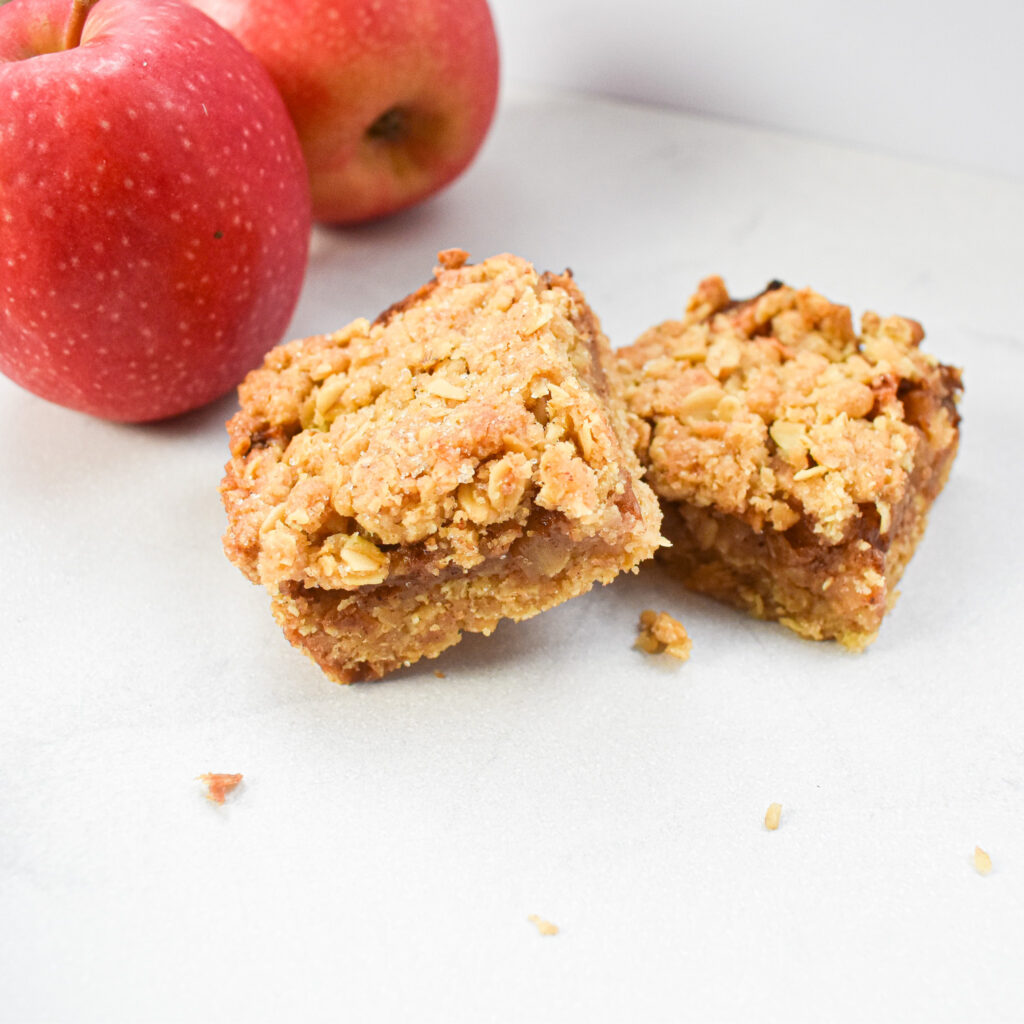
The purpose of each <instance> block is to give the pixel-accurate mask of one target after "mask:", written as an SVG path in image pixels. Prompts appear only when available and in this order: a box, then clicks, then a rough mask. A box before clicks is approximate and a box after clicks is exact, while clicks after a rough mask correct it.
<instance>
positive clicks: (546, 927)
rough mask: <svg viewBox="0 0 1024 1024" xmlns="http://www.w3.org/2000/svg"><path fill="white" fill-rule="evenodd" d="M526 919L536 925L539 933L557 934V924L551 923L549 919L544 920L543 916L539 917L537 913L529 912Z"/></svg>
mask: <svg viewBox="0 0 1024 1024" xmlns="http://www.w3.org/2000/svg"><path fill="white" fill-rule="evenodd" d="M526 920H527V921H529V922H530V924H534V925H536V926H537V931H538V932H540V934H541V935H557V934H558V925H557V924H552V923H551V922H550V921H545V920H544V918H543V917H540V916H539V915H538V914H531V915H530V916H529V917H528V918H527V919H526Z"/></svg>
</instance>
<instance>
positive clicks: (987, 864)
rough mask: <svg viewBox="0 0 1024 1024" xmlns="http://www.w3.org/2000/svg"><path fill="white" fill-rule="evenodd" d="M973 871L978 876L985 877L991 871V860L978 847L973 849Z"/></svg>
mask: <svg viewBox="0 0 1024 1024" xmlns="http://www.w3.org/2000/svg"><path fill="white" fill-rule="evenodd" d="M974 870H975V871H977V872H978V874H979V875H987V874H989V873H990V872H991V871H992V858H991V857H990V856H989V855H988V854H987V853H986V852H985V851H984V850H983V849H982V848H981V847H980V846H976V847H975V848H974Z"/></svg>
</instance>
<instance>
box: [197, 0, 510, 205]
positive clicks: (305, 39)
mask: <svg viewBox="0 0 1024 1024" xmlns="http://www.w3.org/2000/svg"><path fill="white" fill-rule="evenodd" d="M189 2H190V3H192V4H193V5H194V6H196V7H198V8H199V9H200V10H203V11H205V12H206V13H207V14H209V15H210V16H211V17H212V18H214V19H215V20H216V21H217V22H219V23H220V24H221V25H223V26H224V27H225V28H226V29H228V30H229V31H230V32H231V33H232V34H234V35H235V36H236V37H237V38H238V39H239V40H241V42H242V43H243V44H244V45H245V46H246V47H247V48H248V49H249V50H250V51H251V52H252V53H253V54H255V55H256V57H258V58H259V60H260V61H261V63H262V64H263V65H264V67H266V68H267V70H268V71H269V72H270V75H271V77H272V78H273V79H274V82H275V84H276V85H277V87H278V89H279V90H280V92H281V95H282V96H283V97H284V101H285V104H286V105H287V107H288V110H289V113H290V114H291V115H292V120H293V121H294V122H295V127H296V129H297V130H298V133H299V140H300V141H301V143H302V149H303V152H304V154H305V157H306V164H307V166H308V168H309V175H310V185H311V189H312V194H313V217H314V219H315V220H318V221H321V222H325V223H334V224H353V223H357V222H360V221H365V220H370V219H372V218H376V217H380V216H382V215H384V214H388V213H392V212H394V211H396V210H399V209H402V208H403V207H407V206H411V205H412V204H414V203H417V202H419V201H420V200H422V199H424V198H426V197H427V196H429V195H432V194H433V193H434V192H437V191H438V190H439V189H441V188H442V187H443V186H445V185H447V184H448V183H449V182H451V181H452V180H453V179H454V178H456V177H457V176H458V175H459V174H461V173H462V171H463V170H465V168H466V167H467V166H468V165H469V163H470V161H471V160H472V159H473V157H474V156H475V155H476V153H477V151H478V150H479V148H480V146H481V144H482V143H483V141H484V138H485V136H486V135H487V130H488V128H489V127H490V124H491V121H492V120H493V117H494V110H495V105H496V103H497V97H498V63H499V61H498V41H497V38H496V36H495V31H494V22H493V19H492V17H491V12H490V8H489V7H488V5H487V2H486V0H388V2H387V3H381V2H380V0H302V2H298V0H288V2H286V0H189ZM392 112H397V113H392ZM382 118H383V120H382ZM374 126H376V128H374Z"/></svg>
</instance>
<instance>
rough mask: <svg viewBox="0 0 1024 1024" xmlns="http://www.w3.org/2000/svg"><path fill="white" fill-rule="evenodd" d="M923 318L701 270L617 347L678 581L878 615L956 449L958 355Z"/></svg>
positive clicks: (829, 615)
mask: <svg viewBox="0 0 1024 1024" xmlns="http://www.w3.org/2000/svg"><path fill="white" fill-rule="evenodd" d="M923 336H924V332H923V331H922V329H921V327H920V325H919V324H917V323H916V322H914V321H913V320H906V319H903V318H902V317H889V318H886V319H883V318H881V317H879V316H877V315H876V314H874V313H866V314H865V315H864V317H863V319H862V323H861V332H860V335H859V336H858V334H857V333H856V332H855V330H854V328H853V325H852V322H851V318H850V311H849V309H848V308H847V307H846V306H841V305H835V304H833V303H831V302H829V301H828V300H827V299H825V298H823V297H822V296H821V295H818V294H816V293H815V292H813V291H810V290H806V289H805V290H796V289H793V288H789V287H786V286H784V285H780V284H778V283H777V282H773V283H772V284H771V285H769V287H768V288H767V289H766V290H765V291H764V292H763V293H762V294H760V295H758V296H756V297H755V298H753V299H750V300H747V301H743V302H736V301H733V300H732V299H730V297H729V294H728V292H727V291H726V288H725V285H724V284H723V283H722V280H721V279H720V278H718V277H710V278H708V279H707V280H705V281H703V282H702V283H701V285H700V287H699V289H698V291H697V293H696V294H695V295H694V296H693V297H692V298H691V299H690V301H689V304H688V306H687V308H686V313H685V316H684V318H683V319H682V320H679V321H668V322H666V323H663V324H660V325H659V326H657V327H654V328H652V329H651V330H649V331H647V332H646V333H645V334H644V335H642V336H641V337H640V338H639V339H638V340H637V341H636V342H635V343H634V344H633V345H632V346H630V347H629V348H627V349H622V350H620V352H619V353H618V356H619V359H618V363H617V372H618V375H619V381H620V383H621V387H622V390H623V394H624V396H625V398H626V401H627V404H628V407H629V410H630V412H631V414H632V415H633V416H634V417H635V426H636V429H637V432H638V434H639V450H640V452H641V456H642V458H643V461H644V462H645V465H646V479H647V480H648V482H649V483H650V484H651V485H652V487H653V488H654V490H655V492H656V493H657V494H658V496H659V497H660V498H661V499H662V502H663V508H664V511H665V516H666V520H665V535H666V537H667V538H668V539H669V540H670V541H671V543H672V547H671V548H670V549H667V550H666V552H665V553H664V554H665V557H666V559H667V560H668V561H669V562H670V564H672V565H673V566H674V567H675V569H676V571H677V572H678V573H679V575H680V576H681V577H682V579H683V580H684V582H685V583H687V584H688V585H689V586H691V587H692V588H694V589H696V590H699V591H703V592H705V593H708V594H711V595H713V596H715V597H718V598H720V599H722V600H725V601H728V602H730V603H732V604H734V605H737V606H739V607H741V608H744V609H746V610H748V611H750V612H752V613H753V614H754V615H756V616H758V617H761V618H771V619H778V620H780V621H781V622H783V623H784V624H785V625H787V626H789V627H790V628H791V629H794V630H796V631H797V632H798V633H801V634H803V635H804V636H807V637H812V638H815V639H823V638H835V639H838V640H839V641H840V642H841V643H843V644H844V645H845V646H847V647H849V648H852V649H860V648H863V647H864V646H866V645H867V644H868V643H870V642H871V641H872V640H873V639H874V638H875V635H876V634H877V632H878V628H879V625H880V624H881V621H882V617H883V615H884V614H885V612H886V610H887V609H888V608H889V607H890V606H891V604H892V602H893V600H894V598H895V591H894V586H895V584H896V582H897V580H898V579H899V577H900V575H901V574H902V572H903V569H904V568H905V566H906V564H907V561H908V560H909V558H910V556H911V554H912V553H913V551H914V548H915V546H916V544H917V543H918V541H919V540H920V538H921V536H922V535H923V533H924V529H925V523H926V518H927V513H928V509H929V508H930V506H931V503H932V502H933V501H934V499H935V497H936V496H937V495H938V493H939V491H940V490H941V489H942V486H943V484H944V483H945V481H946V477H947V475H948V473H949V469H950V465H951V464H952V461H953V458H954V456H955V454H956V450H957V443H958V437H959V435H958V423H959V416H958V413H957V408H956V402H957V400H958V398H959V395H960V392H961V382H960V372H959V371H958V370H957V369H955V368H953V367H950V366H944V365H942V364H941V363H939V362H938V361H937V360H936V359H935V358H934V357H932V356H930V355H926V354H925V353H923V352H922V351H921V350H920V348H919V345H920V342H921V340H922V338H923Z"/></svg>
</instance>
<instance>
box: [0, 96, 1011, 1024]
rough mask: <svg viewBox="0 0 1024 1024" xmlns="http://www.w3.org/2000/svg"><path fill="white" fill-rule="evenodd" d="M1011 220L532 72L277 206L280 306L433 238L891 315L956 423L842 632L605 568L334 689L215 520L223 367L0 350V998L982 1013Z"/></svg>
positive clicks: (913, 184)
mask: <svg viewBox="0 0 1024 1024" xmlns="http://www.w3.org/2000/svg"><path fill="white" fill-rule="evenodd" d="M527 153H536V154H541V155H542V158H537V159H528V158H524V156H523V154H527ZM1022 236H1024V190H1022V188H1021V186H1020V185H1019V184H1015V183H1011V182H1009V181H1005V180H999V179H998V178H993V177H985V176H982V175H978V174H969V173H964V172H957V171H950V170H941V169H936V168H933V167H928V166H923V165H919V164H916V163H913V162H910V161H906V160H897V159H893V158H888V157H878V156H868V155H864V154H860V153H855V152H852V151H850V150H846V149H842V148H839V147H836V146H834V145H823V144H819V143H810V142H803V141H799V140H796V139H793V138H791V137H787V136H784V135H780V134H777V133H772V132H765V131H758V130H754V129H750V128H744V127H738V126H735V125H725V124H720V123H715V122H713V121H708V120H705V119H700V118H695V117H692V116H686V115H682V114H673V113H668V112H664V111H662V112H658V111H653V110H645V109H643V108H640V107H635V106H624V105H620V104H610V103H604V102H598V101H594V100H583V99H580V98H572V97H568V98H567V97H560V96H558V95H556V94H552V93H550V92H548V91H541V92H525V93H515V94H510V95H508V96H506V100H505V104H504V106H503V108H502V111H501V114H500V116H499V118H498V121H497V123H496V125H495V130H494V133H493V135H492V136H491V139H490V140H489V142H488V144H487V147H486V149H485V151H484V153H483V154H482V156H481V159H480V160H479V161H478V162H477V164H476V165H475V166H474V167H473V168H472V170H471V171H470V172H469V174H468V175H467V176H466V177H465V178H464V179H463V180H462V181H461V182H459V184H458V185H457V186H456V187H454V188H452V189H451V190H449V191H448V192H447V193H445V194H444V195H443V196H441V197H439V198H438V199H437V200H435V201H433V202H431V203H428V204H426V205H424V206H422V207H420V208H419V209H417V210H414V211H411V212H409V213H408V214H406V215H404V216H400V217H396V218H392V219H390V220H387V221H384V222H381V223H379V224H376V225H373V226H370V227H367V228H364V229H360V230H357V231H349V232H329V231H323V230H320V231H318V232H317V233H316V236H315V238H314V247H313V253H312V257H311V263H310V272H309V276H308V279H307V281H306V286H305V290H304V292H303V296H302V300H301V303H300V306H299V308H298V310H297V312H296V315H295V318H294V320H293V323H292V326H291V330H290V333H292V334H295V335H301V334H309V333H313V332H316V331H323V330H329V329H331V328H334V327H336V326H338V325H339V324H341V323H344V322H345V321H347V320H349V319H351V318H352V317H354V316H356V315H360V314H369V315H373V314H375V313H376V312H377V311H378V310H380V309H382V308H384V307H385V306H386V305H387V304H388V303H390V302H391V301H392V300H393V299H395V298H396V297H397V296H399V295H402V294H404V293H405V292H407V291H409V290H410V289H411V288H413V287H415V286H416V285H417V284H419V283H420V282H422V281H423V280H424V279H425V278H426V276H427V275H428V273H429V268H430V266H431V264H432V262H433V260H434V253H435V251H436V250H437V249H438V248H439V247H442V246H448V245H453V244H461V245H463V246H465V247H466V248H468V249H469V250H470V251H471V252H472V253H473V254H474V255H475V256H478V257H479V256H484V255H487V254H489V253H492V252H495V251H498V250H501V249H506V248H507V249H511V250H513V251H515V252H519V253H521V254H523V255H525V256H527V257H530V258H532V259H534V260H536V261H537V262H538V263H539V264H540V265H541V266H544V267H554V268H556V269H561V268H562V267H563V266H565V265H566V264H571V265H572V267H573V269H574V270H575V272H576V276H577V280H578V281H579V284H580V286H581V287H582V288H583V290H584V291H585V293H586V294H587V296H588V298H589V300H590V301H591V303H592V304H593V306H594V308H595V309H596V310H597V311H598V313H599V314H600V315H601V317H602V318H603V321H604V323H605V326H606V328H607V330H608V331H609V333H610V335H611V337H612V339H613V341H615V342H616V343H623V342H626V341H629V340H631V339H632V338H633V337H634V336H635V335H636V334H637V333H639V332H640V331H641V330H642V329H643V328H644V327H646V326H648V325H649V324H650V323H653V322H655V321H657V320H660V319H662V318H664V317H667V316H672V315H675V314H678V312H679V310H680V308H681V306H682V304H683V302H684V300H685V296H686V294H687V293H688V291H689V289H690V288H691V287H692V286H693V285H694V284H695V283H696V281H697V279H698V277H699V276H700V275H702V274H705V273H709V272H712V271H720V272H722V273H724V274H725V275H726V277H727V279H728V281H729V283H730V285H731V286H732V287H733V289H734V290H735V292H736V293H737V294H740V295H743V294H750V293H751V292H753V291H755V290H756V289H757V288H759V287H761V286H762V285H763V284H764V282H765V281H766V280H767V279H769V278H771V277H773V276H776V275H777V276H780V277H784V278H786V279H788V280H791V281H794V282H797V283H804V282H810V283H814V284H817V285H818V286H819V287H820V288H821V289H822V290H824V291H825V292H826V293H828V294H830V295H832V296H834V297H835V298H837V299H840V298H841V299H846V300H848V301H850V302H851V303H852V304H853V306H854V309H855V311H856V312H857V313H859V312H860V311H862V310H863V309H864V308H865V307H868V306H872V307H876V308H878V309H880V310H881V311H883V312H893V311H897V310H898V311H901V312H904V313H908V314H911V315H914V316H917V317H919V318H920V319H921V320H922V321H923V323H924V324H925V326H926V329H927V331H928V337H927V339H926V345H927V346H928V348H929V349H930V350H931V351H933V352H936V353H938V354H940V355H941V356H942V357H944V358H945V359H947V360H949V361H951V362H954V363H957V364H959V365H962V366H964V367H965V370H966V381H967V397H966V399H965V402H964V414H965V431H964V444H963V449H962V451H961V454H960V456H959V458H958V460H957V463H956V465H955V467H954V470H953V474H952V477H951V479H950V482H949V485H948V487H947V489H946V491H945V492H944V493H943V495H942V496H941V498H940V500H939V502H938V504H937V506H936V508H935V511H934V514H933V516H932V521H931V524H930V527H929V531H928V534H927V536H926V537H925V539H924V542H923V544H922V546H921V549H920V550H919V552H918V553H917V554H916V555H915V557H914V559H913V561H912V562H911V564H910V566H909V569H908V572H907V575H906V578H905V581H904V582H903V584H902V585H901V591H902V597H901V599H900V602H899V603H898V604H897V606H896V608H895V609H894V611H893V612H892V613H891V614H890V615H889V617H888V618H887V620H886V622H885V624H884V626H883V628H882V632H881V635H880V637H879V639H878V641H877V642H876V644H875V645H874V646H873V647H872V648H871V649H869V650H868V651H867V652H866V653H865V654H863V655H859V656H851V655H848V654H846V653H844V652H843V651H841V650H838V649H836V648H835V646H833V645H829V644H813V643H810V642H807V641H803V640H800V639H799V638H797V637H795V636H793V635H792V634H790V633H788V632H787V631H786V630H784V629H782V628H781V627H779V626H776V625H773V624H771V623H759V622H755V621H753V620H751V619H749V618H747V617H745V616H743V615H740V614H738V613H735V612H732V611H730V610H729V609H727V608H723V607H720V606H718V605H716V604H714V603H713V602H710V601H707V600H703V599H701V598H698V597H696V596H694V595H690V594H687V593H685V592H683V591H682V590H681V589H680V588H679V587H678V586H676V585H675V584H673V582H672V581H671V580H670V579H668V578H667V577H665V576H664V574H662V573H661V572H659V570H658V569H657V568H656V567H647V568H646V569H645V570H644V571H643V572H642V573H641V574H640V575H639V576H636V577H629V578H626V579H622V580H619V581H617V582H616V583H615V584H613V585H611V586H608V587H604V588H599V589H598V590H596V591H594V592H592V593H591V594H589V595H587V596H585V597H581V598H578V599H576V600H574V601H571V602H568V603H567V604H566V605H564V606H562V607H561V608H558V609H555V610H553V611H552V612H550V613H547V614H544V615H541V616H538V617H537V618H535V619H532V620H530V621H529V622H526V623H522V624H518V625H514V624H511V623H505V624H503V625H502V626H501V627H499V629H498V630H497V632H496V633H495V635H494V636H493V637H491V638H489V639H487V638H483V637H470V638H468V639H467V640H465V641H464V642H463V643H462V644H461V645H459V646H458V647H457V648H454V649H453V650H452V651H450V652H449V653H448V654H446V655H445V656H444V657H443V658H442V659H440V660H439V661H436V662H430V663H427V664H426V665H418V666H415V667H414V668H412V669H410V670H408V671H406V672H402V673H399V674H398V675H397V676H396V677H395V678H393V679H391V680H390V681H387V682H384V683H380V684H364V685H357V686H353V687H347V688H343V687H337V686H335V685H333V684H331V683H328V682H327V681H326V680H325V679H324V678H323V676H322V675H321V674H320V673H319V671H318V670H317V669H316V667H315V666H314V665H312V664H311V663H310V662H309V661H307V660H306V659H305V658H303V657H302V656H301V655H300V654H299V653H297V652H296V651H294V650H292V649H291V648H290V647H289V646H288V645H287V643H286V642H285V641H284V639H283V638H282V637H281V635H280V632H279V631H278V629H277V627H276V626H275V624H274V623H273V621H272V620H271V617H270V613H269V608H268V598H267V596H266V595H265V594H264V593H262V592H261V591H260V590H259V589H257V588H256V587H253V586H252V585H251V584H249V583H248V582H247V581H246V580H245V579H243V577H242V576H241V574H240V573H238V572H237V570H235V569H234V567H233V566H231V565H230V564H228V562H227V560H226V559H225V558H224V557H223V554H222V552H221V550H220V539H219V538H220V534H221V532H222V530H223V526H224V517H223V511H222V509H221V507H220V502H219V499H218V495H217V492H216V486H217V482H218V480H219V478H220V474H221V467H222V465H223V462H224V460H225V458H226V455H227V448H226V437H225V434H224V431H223V426H222V424H223V421H224V419H225V418H226V417H227V416H228V415H229V414H230V412H231V411H232V409H233V406H234V401H233V399H232V398H230V397H229V398H226V399H225V400H223V401H221V402H218V403H216V404H215V405H213V406H212V407H210V408H208V409H205V410H201V411H199V412H197V413H194V414H192V415H190V416H186V417H183V418H181V419H179V420H176V421H173V422H171V423H167V424H162V425H157V426H150V427H119V426H115V425H111V424H104V423H99V422H96V421H93V420H89V419H87V418H85V417H82V416H78V415H76V414H74V413H70V412H67V411H64V410H60V409H56V408H53V407H50V406H47V405H46V404H44V403H42V402H40V401H39V400H37V399H35V398H33V397H32V396H30V395H27V394H25V393H24V392H22V391H20V390H19V389H17V388H16V387H15V386H14V385H13V384H10V383H9V382H6V381H4V380H0V437H3V438H4V439H5V441H4V444H3V445H2V446H0V481H2V487H0V523H2V524H3V534H2V541H0V579H2V580H3V581H4V586H3V587H2V588H0V623H2V626H3V631H4V632H3V643H2V644H0V680H2V685H0V1019H4V1020H9V1021H15V1022H19V1024H20V1022H31V1021H54V1020H56V1021H70V1022H86V1021H88V1022H97V1024H113V1022H120V1021H124V1022H137V1021H174V1022H179V1021H181V1022H188V1024H191V1022H194V1021H218V1022H219V1021H239V1022H244V1024H252V1022H262V1021H267V1022H277V1021H283V1020H286V1021H293V1020H294V1021H306V1020H311V1021H331V1022H334V1021H354V1022H356V1021H357V1022H360V1024H362V1022H365V1021H409V1020H414V1021H438V1022H442V1021H443V1022H445V1024H451V1022H466V1024H477V1022H481V1021H495V1022H507V1021H528V1022H534V1021H541V1022H544V1021H552V1022H565V1021H568V1022H579V1024H593V1022H609V1024H613V1022H615V1024H617V1022H619V1021H633V1020H639V1021H667V1022H675V1021H679V1020H688V1019H689V1020H696V1021H704V1020H730V1021H731V1020H739V1021H749V1020H758V1021H780V1022H786V1024H793V1022H803V1021H807V1022H817V1021H820V1020H823V1019H825V1020H830V1021H850V1022H860V1021H863V1020H872V1021H920V1020H927V1021H947V1022H961V1021H978V1022H989V1021H1000V1020H1001V1021H1019V1020H1020V1018H1021V1007H1022V1006H1024V971H1022V970H1021V964H1022V963H1024V928H1022V921H1024V687H1022V686H1021V682H1020V680H1021V671H1020V661H1021V659H1020V632H1021V627H1020V616H1021V609H1022V608H1024V553H1022V548H1021V545H1020V544H1019V543H1018V542H1017V532H1018V519H1019V515H1018V513H1019V509H1020V508H1021V507H1022V505H1024V477H1022V476H1021V474H1020V472H1019V464H1020V454H1019V453H1020V450H1021V445H1022V442H1024V437H1022V433H1024V432H1022V429H1021V424H1020V415H1019V411H1018V410H1019V404H1020V403H1019V395H1020V381H1021V379H1022V378H1024V349H1021V347H1020V346H1019V344H1018V341H1017V338H1016V334H1017V327H1016V325H1017V322H1018V320H1017V318H1018V315H1019V314H1018V310H1019V298H1018V295H1019V281H1020V278H1021V271H1022V260H1021V258H1020V257H1021V252H1020V246H1021V241H1020V240H1021V237H1022ZM647 607H656V608H664V609H667V610H669V611H671V612H672V613H673V614H675V615H676V616H678V617H679V618H681V619H682V620H683V621H684V622H685V623H686V625H687V626H688V628H689V630H690V633H691V635H692V636H693V639H694V653H693V657H692V659H691V660H690V662H688V663H687V664H686V665H684V666H682V667H679V666H676V665H674V664H671V663H670V664H668V665H665V664H663V663H661V662H659V661H657V660H652V659H650V658H648V657H646V656H644V655H642V654H640V653H639V652H637V651H635V650H633V649H632V647H631V644H632V641H633V637H634V636H635V628H636V620H637V617H638V615H639V613H640V611H641V609H643V608H647ZM435 667H436V668H440V669H442V670H443V671H444V672H445V673H446V674H447V678H445V679H444V680H439V679H437V678H435V677H434V675H433V669H434V668H435ZM204 771H227V772H235V771H239V772H243V773H244V775H245V781H244V783H243V784H242V787H241V788H240V789H239V790H238V791H236V793H235V794H233V796H231V797H230V798H229V802H228V803H227V804H226V805H225V806H224V807H223V808H217V807H215V806H213V805H212V804H210V803H208V802H207V801H205V800H204V799H203V796H202V792H201V789H200V787H199V784H198V783H197V782H195V781H194V777H195V776H196V775H198V774H199V773H200V772H204ZM772 801H778V802H780V803H781V804H782V805H783V816H782V825H781V827H780V829H779V830H778V831H777V832H772V833H770V832H767V831H766V830H765V828H764V826H763V824H762V822H763V816H764V812H765V809H766V808H767V806H768V804H769V803H771V802H772ZM976 844H979V845H981V846H982V847H984V848H985V849H987V850H988V851H989V852H990V854H991V856H992V859H993V864H994V868H993V872H992V874H991V875H990V876H989V877H987V878H982V877H980V876H979V875H978V874H976V873H975V871H974V869H973V867H972V864H971V855H972V852H973V850H974V847H975V845H976ZM530 914H539V915H541V916H542V917H544V918H547V919H548V920H551V921H553V922H554V923H555V924H557V925H558V926H559V928H560V929H561V930H560V933H559V934H558V935H557V936H555V937H552V938H542V937H541V936H539V935H538V934H537V931H536V929H534V928H533V926H532V925H530V924H529V923H528V922H527V917H528V915H530Z"/></svg>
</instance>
